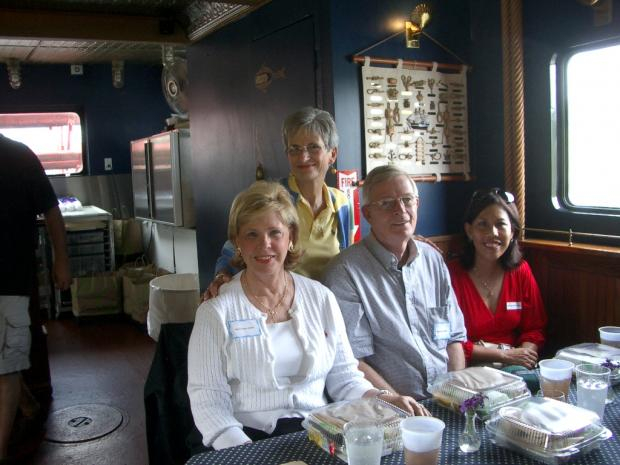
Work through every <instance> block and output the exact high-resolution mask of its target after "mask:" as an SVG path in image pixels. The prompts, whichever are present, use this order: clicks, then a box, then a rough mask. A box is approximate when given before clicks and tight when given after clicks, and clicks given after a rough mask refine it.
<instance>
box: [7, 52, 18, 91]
mask: <svg viewBox="0 0 620 465" xmlns="http://www.w3.org/2000/svg"><path fill="white" fill-rule="evenodd" d="M6 70H7V72H8V74H9V84H10V85H11V89H15V90H17V89H19V88H20V87H21V86H22V73H21V70H20V67H19V61H17V59H15V58H9V59H8V60H7V62H6Z"/></svg>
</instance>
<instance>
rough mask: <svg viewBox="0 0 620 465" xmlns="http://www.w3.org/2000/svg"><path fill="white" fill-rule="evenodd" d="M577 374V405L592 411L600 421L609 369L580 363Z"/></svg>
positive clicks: (603, 411) (605, 397) (603, 408)
mask: <svg viewBox="0 0 620 465" xmlns="http://www.w3.org/2000/svg"><path fill="white" fill-rule="evenodd" d="M575 371H576V373H577V405H578V406H579V407H583V408H586V409H588V410H592V411H593V412H594V413H596V414H597V415H598V416H599V418H600V419H601V420H602V419H603V415H604V413H605V400H606V399H607V387H608V386H609V373H610V371H611V370H610V369H609V368H606V367H604V366H601V365H595V364H593V363H582V364H581V365H577V368H576V369H575Z"/></svg>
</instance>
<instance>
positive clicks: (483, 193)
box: [471, 187, 515, 203]
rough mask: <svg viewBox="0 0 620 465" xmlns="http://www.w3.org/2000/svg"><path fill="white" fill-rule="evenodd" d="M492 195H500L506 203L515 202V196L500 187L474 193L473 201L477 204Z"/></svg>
mask: <svg viewBox="0 0 620 465" xmlns="http://www.w3.org/2000/svg"><path fill="white" fill-rule="evenodd" d="M491 194H495V195H499V196H500V197H501V198H502V199H503V200H504V202H506V203H513V202H514V201H515V196H514V195H512V193H510V192H507V191H505V190H503V189H500V188H499V187H492V188H491V189H478V190H477V191H476V192H474V195H472V197H471V201H472V202H475V201H477V200H479V199H482V198H483V197H486V196H488V195H491Z"/></svg>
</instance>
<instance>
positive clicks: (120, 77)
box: [112, 60, 125, 89]
mask: <svg viewBox="0 0 620 465" xmlns="http://www.w3.org/2000/svg"><path fill="white" fill-rule="evenodd" d="M112 85H113V86H114V87H116V88H117V89H120V88H121V87H123V86H124V85H125V62H124V61H123V60H113V61H112Z"/></svg>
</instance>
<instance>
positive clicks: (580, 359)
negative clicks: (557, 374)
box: [555, 342, 620, 385]
mask: <svg viewBox="0 0 620 465" xmlns="http://www.w3.org/2000/svg"><path fill="white" fill-rule="evenodd" d="M555 358H560V359H562V360H568V361H569V362H573V363H574V364H575V366H577V365H579V364H580V363H594V364H597V365H600V364H601V363H603V362H605V360H607V359H609V360H611V361H613V362H618V363H620V349H618V348H617V347H612V346H608V345H605V344H598V343H596V342H582V343H581V344H576V345H574V346H568V347H565V348H564V349H561V350H558V352H557V353H556V354H555ZM609 382H610V383H611V384H612V385H616V384H620V370H618V369H615V370H612V371H611V375H610V377H609Z"/></svg>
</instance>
